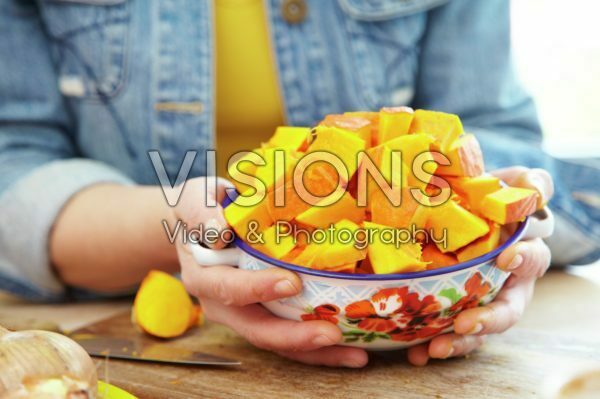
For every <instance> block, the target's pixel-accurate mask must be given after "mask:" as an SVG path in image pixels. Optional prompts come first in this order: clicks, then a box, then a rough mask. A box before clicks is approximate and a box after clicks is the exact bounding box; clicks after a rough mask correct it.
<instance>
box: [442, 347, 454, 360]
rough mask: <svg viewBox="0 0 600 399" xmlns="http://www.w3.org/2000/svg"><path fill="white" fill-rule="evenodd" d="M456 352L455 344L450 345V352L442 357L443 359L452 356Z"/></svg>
mask: <svg viewBox="0 0 600 399" xmlns="http://www.w3.org/2000/svg"><path fill="white" fill-rule="evenodd" d="M453 353H454V346H452V345H450V349H449V350H448V352H447V353H446V356H444V357H442V359H447V358H449V357H450V356H452V354H453Z"/></svg>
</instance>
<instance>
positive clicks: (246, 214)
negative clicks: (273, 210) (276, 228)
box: [223, 201, 273, 240]
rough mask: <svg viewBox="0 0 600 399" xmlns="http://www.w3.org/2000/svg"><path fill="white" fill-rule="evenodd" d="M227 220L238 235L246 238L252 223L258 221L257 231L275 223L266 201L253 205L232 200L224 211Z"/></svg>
mask: <svg viewBox="0 0 600 399" xmlns="http://www.w3.org/2000/svg"><path fill="white" fill-rule="evenodd" d="M223 213H224V215H225V220H227V223H229V225H230V226H231V227H232V228H233V230H235V232H236V234H237V235H238V237H241V238H242V239H243V240H246V238H247V236H248V231H249V230H250V227H251V226H250V223H253V222H256V228H255V229H254V230H255V231H257V232H258V231H262V230H264V229H266V228H268V227H270V226H271V225H272V224H273V219H271V216H270V215H269V211H268V209H267V206H266V203H265V202H264V201H261V202H259V203H258V204H256V205H253V206H242V205H239V204H238V203H237V202H235V201H234V202H232V203H231V204H229V205H228V206H227V207H226V208H225V210H224V211H223Z"/></svg>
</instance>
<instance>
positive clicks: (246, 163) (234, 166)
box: [227, 148, 265, 193]
mask: <svg viewBox="0 0 600 399" xmlns="http://www.w3.org/2000/svg"><path fill="white" fill-rule="evenodd" d="M257 155H258V156H259V157H260V158H263V157H264V155H265V154H264V149H262V148H256V149H254V150H252V151H251V152H250V153H248V154H246V155H243V156H238V157H237V158H234V159H232V161H231V162H230V163H229V165H228V167H227V174H228V175H229V177H230V179H231V181H232V183H233V185H234V186H235V188H236V190H237V191H238V193H244V192H247V190H252V187H251V186H249V185H247V184H244V183H242V182H241V181H240V180H241V179H242V177H243V176H242V175H247V176H254V175H255V173H256V168H257V167H258V165H257V164H256V163H254V161H260V159H257V158H258V157H257Z"/></svg>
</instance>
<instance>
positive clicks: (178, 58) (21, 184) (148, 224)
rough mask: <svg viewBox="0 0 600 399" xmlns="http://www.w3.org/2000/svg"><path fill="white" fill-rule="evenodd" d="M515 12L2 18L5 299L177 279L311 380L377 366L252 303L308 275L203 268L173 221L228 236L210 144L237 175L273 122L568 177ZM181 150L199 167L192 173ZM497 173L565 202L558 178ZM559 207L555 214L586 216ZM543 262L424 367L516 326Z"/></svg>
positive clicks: (486, 5) (113, 5)
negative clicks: (364, 120) (376, 114)
mask: <svg viewBox="0 0 600 399" xmlns="http://www.w3.org/2000/svg"><path fill="white" fill-rule="evenodd" d="M508 8H509V6H508V2H506V1H504V0H490V1H485V2H481V1H477V0H451V1H443V0H421V1H419V2H398V1H394V0H383V1H378V2H363V1H354V0H339V1H305V0H270V1H265V2H261V1H259V0H245V1H243V0H238V1H233V0H229V1H223V0H219V1H214V2H213V1H209V0H204V1H184V0H180V1H166V0H163V1H133V0H131V1H127V0H76V1H71V0H68V1H67V0H62V1H60V0H59V1H45V0H42V1H37V2H34V1H31V2H26V1H17V0H10V1H8V2H3V3H2V5H0V33H1V36H0V37H2V40H1V41H0V59H1V60H2V62H1V64H0V70H1V71H2V75H1V76H0V170H1V171H2V173H1V174H0V218H1V219H0V220H1V221H2V223H1V226H0V273H1V275H0V276H1V277H0V282H1V285H2V288H4V289H8V290H11V291H13V292H15V293H17V294H20V295H23V296H26V297H29V298H31V299H36V300H62V299H66V298H72V297H82V296H90V295H91V296H97V295H101V294H112V293H119V292H123V291H127V290H129V289H131V287H134V286H135V284H136V283H138V282H139V281H140V280H141V278H142V277H143V276H144V275H145V274H146V273H147V271H148V270H149V269H150V268H159V269H162V270H166V271H169V272H173V273H174V272H178V271H181V273H182V278H183V281H184V283H185V284H186V286H187V287H188V289H189V291H190V292H191V293H192V294H194V295H196V296H198V297H199V298H200V299H201V301H202V304H203V306H204V308H205V310H206V314H207V316H208V317H209V318H211V319H213V320H215V321H218V322H222V323H225V324H227V325H229V326H230V327H232V328H233V329H234V330H236V331H237V332H239V333H240V334H242V335H243V336H245V337H246V338H247V339H248V340H249V341H250V342H252V343H253V344H255V345H257V346H259V347H262V348H265V349H269V350H273V351H275V352H278V353H281V354H282V355H283V356H287V357H289V358H292V359H296V360H299V361H302V362H306V363H311V364H324V365H331V366H335V365H341V366H347V367H361V366H364V365H365V364H366V362H367V356H366V353H365V352H364V351H362V350H360V349H356V348H346V347H339V346H336V344H337V343H338V342H340V339H341V334H340V332H339V330H338V329H337V328H336V327H335V326H333V325H331V324H329V323H327V322H324V321H311V322H305V323H302V324H299V325H298V324H297V323H295V322H292V321H287V320H282V319H278V318H276V317H274V316H272V315H271V314H269V313H268V312H267V311H266V310H264V309H263V308H262V307H260V306H259V305H257V304H256V303H257V302H260V301H265V300H271V299H275V298H280V297H285V296H290V295H295V294H296V293H297V292H298V291H299V290H300V289H301V285H300V281H299V279H298V277H297V276H296V275H294V274H293V273H290V272H287V271H284V270H279V271H275V272H273V271H269V272H255V273H250V272H246V271H240V270H237V269H234V268H231V267H228V266H226V265H224V266H222V267H214V268H208V269H201V268H199V267H198V266H197V265H196V264H195V263H194V262H193V260H192V258H191V256H190V254H189V253H188V252H187V251H186V249H185V247H184V246H183V245H181V244H180V241H177V242H178V244H177V245H176V247H177V248H174V247H173V245H171V244H170V243H169V241H168V240H167V235H166V234H165V231H164V228H163V224H162V221H163V220H166V221H168V222H171V224H170V225H173V223H172V222H173V221H175V220H183V221H185V222H186V223H188V225H190V226H195V225H198V224H204V225H208V226H213V227H215V226H216V227H224V226H225V220H224V219H223V216H222V213H221V209H220V208H205V207H204V206H202V205H201V204H204V203H205V201H204V199H205V198H206V196H213V197H219V196H220V195H221V194H222V193H221V191H222V190H221V189H219V190H217V192H206V189H205V187H206V185H205V183H204V181H203V177H201V176H204V175H206V174H207V172H210V171H207V170H206V168H205V167H204V165H205V162H204V159H202V154H204V150H207V149H212V148H214V146H215V141H216V147H217V149H218V151H219V157H220V159H227V155H228V154H231V153H233V152H235V151H236V150H241V149H248V148H251V147H254V146H256V143H258V142H259V141H260V140H261V139H263V138H265V137H267V136H268V135H270V134H271V133H272V132H273V130H274V128H275V126H277V125H279V124H283V123H286V124H290V125H304V126H310V125H313V124H315V123H316V122H317V121H318V120H320V118H322V116H323V115H324V114H327V113H338V112H342V111H345V110H354V109H356V110H358V109H379V108H380V107H381V106H384V105H403V104H406V105H411V106H413V107H415V108H416V107H418V108H426V109H436V110H442V111H446V112H451V113H456V114H459V115H460V116H461V118H462V119H463V121H464V123H465V125H466V128H467V129H468V130H470V131H472V132H474V133H476V134H477V135H478V137H479V139H480V141H481V142H482V144H483V147H484V152H485V155H486V159H487V160H490V161H491V165H490V164H489V163H488V167H490V166H493V167H499V166H508V165H516V164H522V165H526V166H535V167H547V168H550V169H552V168H554V167H555V165H556V164H555V163H554V161H553V160H552V159H551V158H549V157H547V156H545V155H544V154H543V153H542V152H541V151H540V149H539V141H540V129H539V125H538V122H537V119H536V115H535V110H534V106H533V103H532V101H531V99H530V98H529V97H528V96H527V95H526V94H525V93H524V92H523V90H522V89H521V87H520V86H519V85H518V83H517V81H516V79H515V77H514V74H513V71H512V68H511V65H510V45H509V15H508V14H509V10H508ZM215 65H216V66H215ZM507 144H508V145H507ZM150 150H156V151H158V153H159V154H160V159H158V162H154V165H155V166H158V169H157V170H158V172H160V171H161V168H164V171H165V172H166V173H167V174H168V175H169V176H170V177H171V179H172V180H171V181H174V179H175V177H176V176H177V175H178V173H179V172H180V167H181V172H182V174H181V175H180V176H181V177H182V178H184V177H185V176H186V171H187V169H190V170H189V172H190V173H189V175H188V177H190V178H191V179H190V180H189V181H188V183H187V184H186V185H185V189H184V190H183V193H182V196H181V198H180V201H179V203H178V205H177V206H176V207H174V208H171V207H169V206H168V205H167V203H166V201H165V198H164V197H163V192H162V191H161V189H160V187H159V186H157V184H158V179H157V173H158V172H156V171H155V168H153V167H152V165H153V164H152V163H151V161H150V159H149V157H148V155H147V154H148V152H149V151H150ZM187 150H197V151H199V153H200V154H201V156H200V157H199V159H196V160H195V162H190V161H191V158H187V159H186V161H183V160H184V156H185V154H186V151H187ZM153 160H154V161H157V159H156V158H154V159H153ZM182 161H183V163H182ZM500 175H501V176H502V177H503V178H504V179H505V180H506V181H507V182H508V183H509V184H515V185H521V186H528V187H532V188H534V189H536V190H538V192H539V193H540V195H541V196H542V197H543V199H544V200H549V199H550V197H551V196H552V192H553V187H552V181H551V179H550V177H549V174H548V173H547V172H545V171H542V170H540V169H533V170H529V169H526V168H524V167H521V168H511V169H505V170H503V171H501V172H500ZM558 184H559V185H560V187H561V189H563V188H564V186H563V184H564V183H562V182H561V181H559V182H558ZM173 190H177V188H175V189H173ZM167 194H168V195H170V193H167ZM558 200H559V202H557V203H555V204H554V205H555V206H556V207H557V209H558V210H559V211H560V210H561V209H566V208H567V207H572V208H573V209H576V210H577V211H578V212H579V215H580V216H579V217H580V218H584V217H585V216H581V215H585V213H584V212H583V210H581V208H580V207H579V205H577V204H574V203H573V202H572V201H571V200H570V199H569V198H568V197H566V196H565V197H564V198H563V197H559V198H558ZM592 250H597V248H592V249H591V250H590V251H588V252H586V253H584V254H587V253H592V252H593V251H592ZM549 262H550V254H549V250H548V247H547V246H546V245H545V244H544V243H543V242H542V241H541V239H535V240H531V241H527V242H521V243H518V244H517V245H515V246H513V247H511V248H509V249H507V250H506V251H505V252H504V253H503V254H502V255H501V257H500V259H499V267H502V268H504V269H507V270H511V271H513V273H514V276H513V277H511V279H510V281H509V283H508V284H507V285H506V287H505V288H504V290H503V292H502V293H501V294H500V295H499V296H498V298H497V300H496V301H495V302H493V303H492V304H490V305H489V306H486V307H483V308H479V309H474V310H470V311H468V312H465V313H463V314H462V315H461V316H460V317H459V318H458V319H457V321H456V326H455V327H456V333H455V334H448V335H444V336H441V337H438V338H435V339H434V340H433V341H431V343H429V344H424V345H421V346H418V347H415V348H412V349H411V350H410V351H409V359H410V361H411V362H412V363H414V364H419V365H423V364H425V363H426V362H427V360H428V359H429V358H430V357H434V358H447V357H450V356H460V355H464V354H465V353H468V352H469V351H471V350H473V349H475V348H476V347H477V346H479V345H480V344H481V343H482V341H483V338H484V336H485V335H487V334H490V333H495V332H501V331H504V330H505V329H507V328H509V327H510V326H511V325H512V324H514V322H516V320H517V319H518V317H519V315H520V314H521V312H522V311H523V309H524V306H525V304H526V302H527V301H528V300H529V298H530V296H531V293H532V290H533V285H534V281H535V279H536V278H537V277H539V276H541V275H542V274H543V273H544V272H545V270H546V268H547V267H548V265H549Z"/></svg>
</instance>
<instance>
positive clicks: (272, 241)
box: [252, 224, 296, 259]
mask: <svg viewBox="0 0 600 399" xmlns="http://www.w3.org/2000/svg"><path fill="white" fill-rule="evenodd" d="M278 229H281V227H280V226H277V225H276V224H275V225H273V226H271V227H269V228H268V229H266V230H264V231H262V232H261V236H262V240H263V242H262V243H256V244H252V246H253V247H254V248H256V249H258V250H259V251H261V252H262V253H264V254H266V255H268V256H270V257H271V258H275V259H282V258H283V257H284V256H286V255H287V254H288V253H290V252H291V251H292V250H293V249H294V248H295V247H296V243H295V242H294V237H293V236H292V235H291V234H290V235H286V234H284V232H282V231H278ZM278 236H279V237H278Z"/></svg>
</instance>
